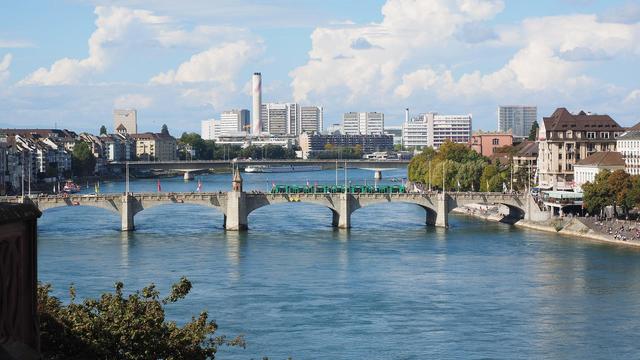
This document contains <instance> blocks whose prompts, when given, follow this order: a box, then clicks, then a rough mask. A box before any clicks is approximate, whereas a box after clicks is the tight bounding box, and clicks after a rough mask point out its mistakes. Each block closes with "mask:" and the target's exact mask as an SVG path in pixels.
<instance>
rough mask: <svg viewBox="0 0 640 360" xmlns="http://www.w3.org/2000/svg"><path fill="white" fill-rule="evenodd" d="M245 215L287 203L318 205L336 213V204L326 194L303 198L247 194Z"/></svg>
mask: <svg viewBox="0 0 640 360" xmlns="http://www.w3.org/2000/svg"><path fill="white" fill-rule="evenodd" d="M246 199H247V202H246V204H247V205H246V206H247V209H246V210H247V215H249V214H251V213H252V212H253V211H255V210H257V209H260V208H262V207H265V206H269V205H275V204H287V203H294V204H298V203H304V204H313V205H320V206H324V207H327V208H329V209H331V211H332V212H337V211H338V206H339V205H338V204H336V203H334V201H335V198H334V197H332V196H329V195H328V194H327V195H325V194H313V195H312V196H304V195H301V194H288V195H284V196H272V195H270V194H247V197H246Z"/></svg>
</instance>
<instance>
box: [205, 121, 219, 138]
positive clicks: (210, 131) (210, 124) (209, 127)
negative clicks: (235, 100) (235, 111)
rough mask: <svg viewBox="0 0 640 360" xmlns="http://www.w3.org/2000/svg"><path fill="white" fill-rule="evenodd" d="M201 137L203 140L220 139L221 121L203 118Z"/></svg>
mask: <svg viewBox="0 0 640 360" xmlns="http://www.w3.org/2000/svg"><path fill="white" fill-rule="evenodd" d="M201 124H202V128H201V132H200V137H202V140H218V137H220V121H218V120H215V119H210V120H202V123H201Z"/></svg>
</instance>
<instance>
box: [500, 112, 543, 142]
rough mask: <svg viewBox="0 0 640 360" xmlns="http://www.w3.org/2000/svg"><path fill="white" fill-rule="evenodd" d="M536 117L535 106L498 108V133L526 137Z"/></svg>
mask: <svg viewBox="0 0 640 360" xmlns="http://www.w3.org/2000/svg"><path fill="white" fill-rule="evenodd" d="M537 117H538V108H537V107H535V106H524V105H515V106H513V105H510V106H500V107H499V108H498V131H500V132H508V131H511V134H513V136H514V137H520V138H525V137H528V136H529V132H530V131H531V126H532V125H533V122H534V121H536V119H537Z"/></svg>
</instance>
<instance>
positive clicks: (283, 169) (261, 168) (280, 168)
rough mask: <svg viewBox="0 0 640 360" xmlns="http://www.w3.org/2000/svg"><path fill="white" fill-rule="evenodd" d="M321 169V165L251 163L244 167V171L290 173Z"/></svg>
mask: <svg viewBox="0 0 640 360" xmlns="http://www.w3.org/2000/svg"><path fill="white" fill-rule="evenodd" d="M320 170H322V166H320V165H277V166H272V165H249V166H247V167H246V168H244V172H248V173H288V172H307V171H320Z"/></svg>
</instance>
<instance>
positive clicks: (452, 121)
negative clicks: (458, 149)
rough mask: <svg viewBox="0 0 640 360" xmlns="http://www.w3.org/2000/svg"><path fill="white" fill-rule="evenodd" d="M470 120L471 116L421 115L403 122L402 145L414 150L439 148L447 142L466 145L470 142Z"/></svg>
mask: <svg viewBox="0 0 640 360" xmlns="http://www.w3.org/2000/svg"><path fill="white" fill-rule="evenodd" d="M472 119H473V116H472V115H471V114H468V115H440V114H438V113H426V114H421V115H419V116H418V117H414V118H412V119H410V120H409V119H407V120H405V122H404V124H403V125H402V144H403V145H404V146H405V147H414V148H423V147H433V148H439V147H440V145H442V143H444V142H445V141H447V140H449V141H453V142H456V143H462V144H468V143H469V141H470V140H471V131H472Z"/></svg>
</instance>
